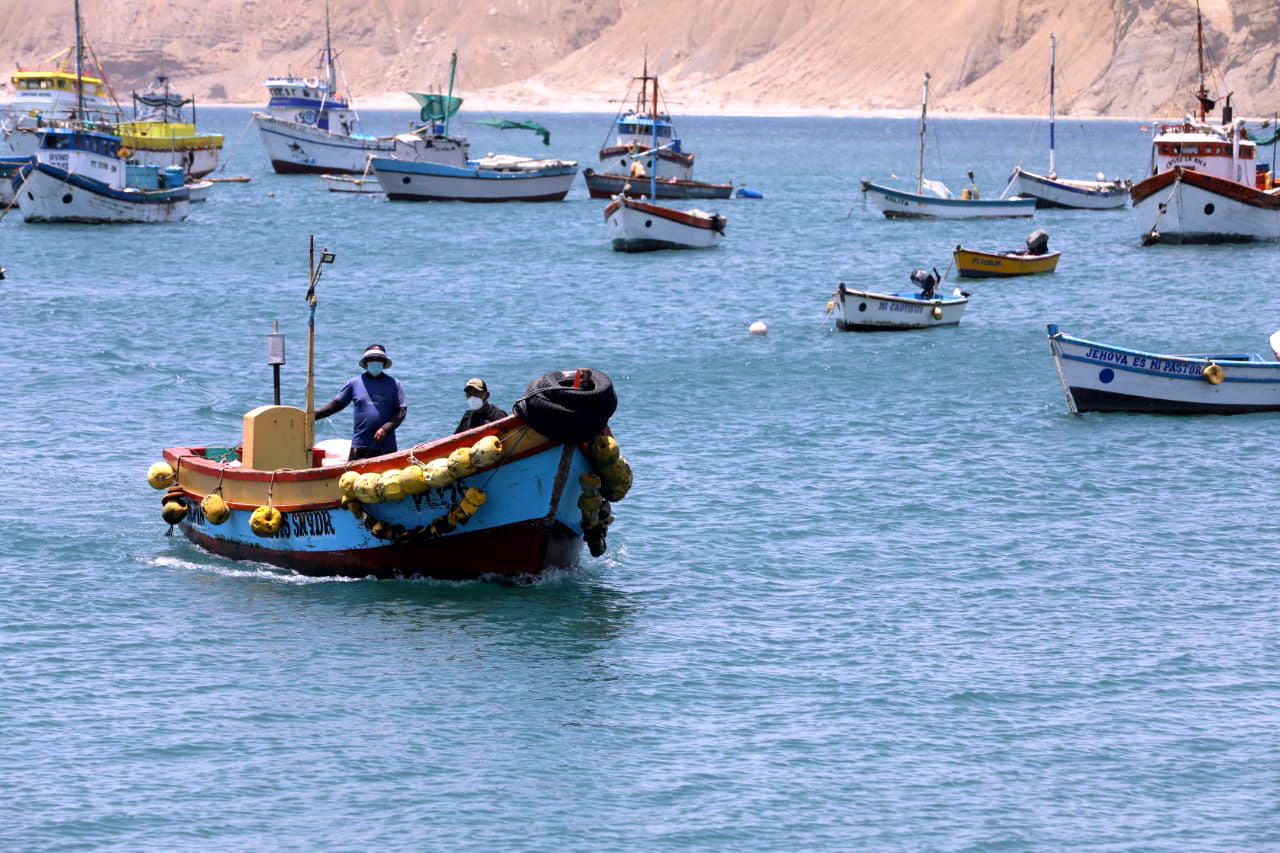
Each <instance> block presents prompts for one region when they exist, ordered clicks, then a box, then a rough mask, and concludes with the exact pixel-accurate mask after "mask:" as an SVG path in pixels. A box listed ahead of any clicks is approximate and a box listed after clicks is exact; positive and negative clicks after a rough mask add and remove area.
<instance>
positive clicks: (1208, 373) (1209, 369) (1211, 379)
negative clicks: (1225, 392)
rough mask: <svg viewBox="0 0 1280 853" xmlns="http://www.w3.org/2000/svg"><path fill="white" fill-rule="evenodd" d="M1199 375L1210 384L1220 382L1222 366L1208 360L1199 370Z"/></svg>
mask: <svg viewBox="0 0 1280 853" xmlns="http://www.w3.org/2000/svg"><path fill="white" fill-rule="evenodd" d="M1200 375H1201V376H1203V377H1204V378H1205V381H1206V382H1208V383H1209V384H1210V385H1220V384H1222V366H1221V365H1219V364H1214V363H1213V362H1210V363H1209V364H1207V365H1205V368H1204V370H1202V371H1200Z"/></svg>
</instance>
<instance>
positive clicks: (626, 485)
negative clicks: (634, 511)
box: [600, 456, 631, 501]
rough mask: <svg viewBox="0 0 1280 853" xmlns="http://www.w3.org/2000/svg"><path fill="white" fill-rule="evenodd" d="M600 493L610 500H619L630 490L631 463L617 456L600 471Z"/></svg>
mask: <svg viewBox="0 0 1280 853" xmlns="http://www.w3.org/2000/svg"><path fill="white" fill-rule="evenodd" d="M600 479H601V481H602V483H601V488H600V493H601V494H603V495H604V496H605V498H607V499H608V500H611V501H620V500H622V499H623V498H625V497H626V496H627V492H629V491H631V465H630V463H628V462H627V460H626V458H625V457H622V456H619V457H618V458H617V460H616V461H614V463H613V464H612V465H609V466H608V467H606V468H604V469H602V470H601V471H600Z"/></svg>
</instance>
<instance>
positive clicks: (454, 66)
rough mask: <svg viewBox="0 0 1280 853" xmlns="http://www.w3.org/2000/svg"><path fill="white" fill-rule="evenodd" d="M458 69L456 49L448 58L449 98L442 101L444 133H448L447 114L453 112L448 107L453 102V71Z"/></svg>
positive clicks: (446, 134) (449, 114)
mask: <svg viewBox="0 0 1280 853" xmlns="http://www.w3.org/2000/svg"><path fill="white" fill-rule="evenodd" d="M457 70H458V51H456V50H455V51H454V52H453V56H451V57H450V58H449V98H448V100H446V101H445V102H444V135H445V136H448V135H449V116H451V115H453V112H452V111H451V110H450V109H449V107H450V106H452V104H453V73H454V72H455V71H457Z"/></svg>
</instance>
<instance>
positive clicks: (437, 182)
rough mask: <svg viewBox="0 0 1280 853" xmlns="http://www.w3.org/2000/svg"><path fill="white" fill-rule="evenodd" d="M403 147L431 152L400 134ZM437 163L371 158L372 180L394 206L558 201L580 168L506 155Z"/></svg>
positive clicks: (569, 162) (426, 143)
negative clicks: (437, 202) (465, 202)
mask: <svg viewBox="0 0 1280 853" xmlns="http://www.w3.org/2000/svg"><path fill="white" fill-rule="evenodd" d="M398 140H399V141H401V142H403V143H404V146H405V147H410V148H416V149H418V150H429V149H430V143H431V141H432V140H431V139H430V138H427V139H423V138H421V137H416V136H414V135H412V134H401V135H400V137H398ZM458 153H459V154H460V159H461V162H459V163H441V162H435V161H432V160H417V159H408V158H400V157H374V158H373V160H372V161H371V164H372V167H373V174H374V177H376V178H377V179H378V183H379V184H380V185H381V187H382V191H383V192H385V193H386V194H387V198H390V199H392V200H393V201H559V200H561V199H563V198H564V197H565V196H566V195H568V193H569V187H570V186H571V185H572V184H573V179H574V176H576V175H577V174H578V164H577V163H576V162H575V161H573V160H555V159H534V158H532V157H518V156H515V155H510V154H501V155H492V156H489V157H482V158H480V159H478V160H471V159H467V157H466V154H467V152H466V148H465V146H464V147H463V148H461V149H460V150H459V152H458Z"/></svg>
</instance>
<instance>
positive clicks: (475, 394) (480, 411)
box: [454, 377, 507, 433]
mask: <svg viewBox="0 0 1280 853" xmlns="http://www.w3.org/2000/svg"><path fill="white" fill-rule="evenodd" d="M462 393H463V394H464V395H466V398H467V412H466V414H464V415H463V416H462V420H460V421H458V428H457V429H455V430H454V432H455V433H458V432H464V431H466V430H469V429H475V428H476V427H478V426H484V425H485V424H488V423H493V422H494V421H497V420H501V419H502V418H505V417H506V416H507V413H506V412H504V411H502V409H499V408H498V407H497V406H495V405H494V404H493V403H490V402H489V386H487V385H485V384H484V380H483V379H481V378H479V377H475V378H473V379H468V380H467V384H466V385H464V386H463V387H462Z"/></svg>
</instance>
